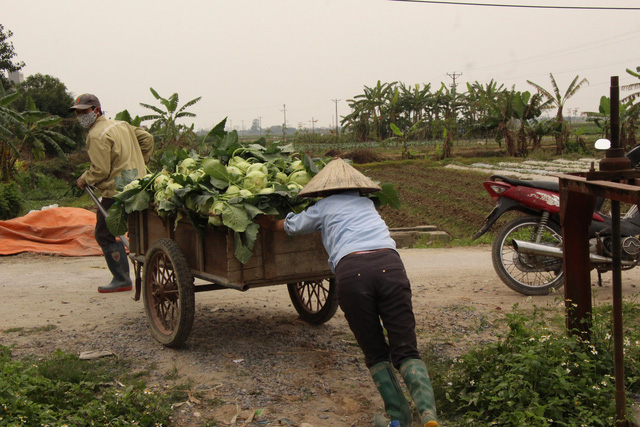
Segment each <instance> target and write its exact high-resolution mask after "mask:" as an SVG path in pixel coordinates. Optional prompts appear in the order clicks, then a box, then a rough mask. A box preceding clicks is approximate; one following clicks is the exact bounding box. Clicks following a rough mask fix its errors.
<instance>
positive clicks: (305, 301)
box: [287, 278, 338, 324]
mask: <svg viewBox="0 0 640 427" xmlns="http://www.w3.org/2000/svg"><path fill="white" fill-rule="evenodd" d="M287 288H288V290H289V296H290V297H291V302H292V303H293V306H294V307H295V309H296V311H297V312H298V314H299V315H300V317H301V318H302V319H303V320H305V321H307V322H309V323H314V324H321V323H324V322H326V321H328V320H329V319H331V318H332V317H333V315H334V314H335V312H336V310H337V308H338V300H337V298H336V292H335V281H334V279H333V278H332V279H321V280H307V281H304V282H297V283H289V284H288V285H287Z"/></svg>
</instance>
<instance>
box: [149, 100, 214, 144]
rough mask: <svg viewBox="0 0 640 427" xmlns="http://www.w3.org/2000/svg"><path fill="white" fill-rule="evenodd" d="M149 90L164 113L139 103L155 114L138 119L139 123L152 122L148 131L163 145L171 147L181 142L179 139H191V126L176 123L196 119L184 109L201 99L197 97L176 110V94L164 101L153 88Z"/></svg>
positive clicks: (156, 108) (154, 107)
mask: <svg viewBox="0 0 640 427" xmlns="http://www.w3.org/2000/svg"><path fill="white" fill-rule="evenodd" d="M149 90H150V91H151V94H152V95H153V96H154V98H156V99H157V100H158V101H160V103H161V104H162V105H163V106H164V108H165V110H166V111H163V110H162V109H160V108H158V107H156V106H153V105H149V104H144V103H140V105H141V106H143V107H145V108H148V109H150V110H153V111H155V112H156V114H149V115H146V116H142V117H140V121H141V122H144V121H147V120H154V122H153V124H152V125H151V128H150V129H149V130H150V131H151V133H153V134H154V135H156V136H159V137H160V139H161V140H162V141H163V142H165V143H168V144H172V145H173V144H177V143H179V142H182V141H181V139H183V138H185V137H187V139H191V133H193V125H192V126H191V127H190V128H189V127H187V126H184V125H179V124H177V123H176V121H177V120H178V119H180V118H183V117H196V115H195V114H193V113H190V112H188V111H185V109H187V108H189V107H190V106H192V105H193V104H195V103H197V102H198V101H200V99H202V97H201V96H199V97H197V98H195V99H192V100H191V101H189V102H187V103H186V104H184V105H183V106H182V107H179V108H178V102H179V98H178V94H177V93H174V94H173V95H171V96H170V97H169V98H166V99H165V98H163V97H161V96H160V95H158V92H156V91H155V90H154V89H153V88H149ZM190 131H191V132H190Z"/></svg>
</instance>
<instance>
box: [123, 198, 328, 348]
mask: <svg viewBox="0 0 640 427" xmlns="http://www.w3.org/2000/svg"><path fill="white" fill-rule="evenodd" d="M174 220H175V219H174V218H161V217H159V216H158V215H157V213H156V212H155V210H153V209H152V208H149V209H147V210H144V211H138V212H133V213H131V214H129V217H128V226H129V244H130V248H129V252H130V254H129V257H130V258H131V260H132V261H133V263H134V267H135V276H136V295H135V299H136V301H137V300H139V299H140V295H141V291H142V298H143V301H144V307H145V312H146V315H147V319H148V320H149V323H150V325H151V330H152V332H153V334H154V336H155V337H156V339H157V340H158V341H160V342H161V343H162V344H164V345H165V346H167V347H178V346H180V345H182V344H183V343H184V342H185V340H186V339H187V338H188V336H189V334H190V333H191V328H192V326H193V318H194V311H195V296H194V294H195V292H202V291H210V290H217V289H229V288H231V289H237V290H240V291H246V290H248V289H250V288H256V287H261V286H271V285H278V284H286V285H287V288H288V291H289V296H290V297H291V301H292V302H293V306H294V307H295V309H296V311H297V312H298V314H299V315H300V317H301V318H302V319H303V320H305V321H307V322H309V323H313V324H321V323H324V322H326V321H328V320H329V319H331V318H332V317H333V315H334V314H335V312H336V310H337V308H338V302H337V297H336V286H335V280H334V277H333V274H332V273H331V270H330V269H329V265H328V263H327V259H328V256H327V253H326V251H325V249H324V247H323V245H322V241H321V239H320V233H314V234H310V235H305V236H298V237H294V238H292V237H289V236H287V235H286V234H285V233H278V232H272V231H269V230H266V229H263V228H261V229H260V232H259V234H258V239H257V241H256V244H255V246H254V249H253V256H252V257H251V259H250V260H249V261H248V262H247V263H246V264H244V265H243V264H242V263H240V262H239V261H238V260H237V259H236V257H235V255H234V243H233V242H234V234H233V232H232V231H230V230H229V229H227V228H226V227H209V228H208V229H207V231H206V236H205V237H203V236H202V235H201V234H200V233H198V231H197V230H196V229H195V228H194V227H193V225H192V224H191V222H190V221H189V220H188V219H186V218H183V219H181V220H180V221H179V222H178V225H177V227H175V223H174ZM194 278H198V279H202V280H203V281H205V283H204V284H196V283H195V280H194Z"/></svg>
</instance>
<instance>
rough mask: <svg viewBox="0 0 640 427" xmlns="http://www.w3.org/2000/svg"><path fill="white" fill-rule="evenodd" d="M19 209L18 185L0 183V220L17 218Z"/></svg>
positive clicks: (20, 202) (20, 205)
mask: <svg viewBox="0 0 640 427" xmlns="http://www.w3.org/2000/svg"><path fill="white" fill-rule="evenodd" d="M20 209H22V200H21V199H20V192H19V190H18V184H16V183H15V182H13V181H12V182H9V183H7V184H2V183H0V220H7V219H11V218H15V217H17V216H18V215H19V214H20Z"/></svg>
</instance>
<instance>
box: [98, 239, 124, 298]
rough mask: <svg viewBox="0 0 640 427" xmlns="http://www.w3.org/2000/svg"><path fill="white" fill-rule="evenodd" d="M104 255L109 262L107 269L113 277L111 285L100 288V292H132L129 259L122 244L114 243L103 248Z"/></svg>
mask: <svg viewBox="0 0 640 427" xmlns="http://www.w3.org/2000/svg"><path fill="white" fill-rule="evenodd" d="M102 253H103V254H104V258H105V259H106V260H107V267H109V271H111V274H112V275H113V279H111V283H109V284H108V285H106V286H99V287H98V292H103V293H105V292H122V291H130V290H131V287H132V286H131V285H132V282H131V277H129V259H128V258H127V253H126V251H125V250H124V245H123V244H122V242H116V243H112V244H110V245H108V246H103V247H102Z"/></svg>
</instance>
